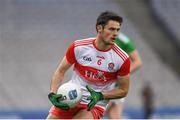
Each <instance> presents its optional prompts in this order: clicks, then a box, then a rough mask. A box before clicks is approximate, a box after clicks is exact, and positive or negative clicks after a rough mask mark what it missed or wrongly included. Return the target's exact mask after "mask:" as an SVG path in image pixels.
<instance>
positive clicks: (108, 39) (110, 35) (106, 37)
mask: <svg viewBox="0 0 180 120" xmlns="http://www.w3.org/2000/svg"><path fill="white" fill-rule="evenodd" d="M119 30H120V23H119V22H117V21H113V20H110V21H109V22H108V24H107V25H105V26H104V28H102V31H101V32H100V34H101V37H102V39H103V42H104V43H105V44H107V45H112V44H114V42H115V39H116V38H117V36H118V34H119Z"/></svg>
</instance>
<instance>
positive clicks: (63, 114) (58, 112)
mask: <svg viewBox="0 0 180 120" xmlns="http://www.w3.org/2000/svg"><path fill="white" fill-rule="evenodd" d="M87 108H88V106H87V105H85V104H79V105H77V106H76V107H74V108H71V109H69V110H62V109H59V108H57V107H54V106H53V107H51V109H50V111H49V112H50V113H51V114H53V115H55V116H57V117H59V118H60V119H72V118H73V116H74V115H75V114H76V113H77V112H78V111H79V110H81V109H87ZM104 111H105V110H104V109H102V108H100V107H97V106H95V107H94V108H93V109H92V110H91V113H92V115H93V117H94V119H100V118H102V117H103V115H104Z"/></svg>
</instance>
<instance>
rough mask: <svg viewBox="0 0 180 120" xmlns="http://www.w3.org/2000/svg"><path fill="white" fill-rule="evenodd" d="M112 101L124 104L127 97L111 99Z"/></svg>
mask: <svg viewBox="0 0 180 120" xmlns="http://www.w3.org/2000/svg"><path fill="white" fill-rule="evenodd" d="M110 101H111V102H113V103H116V104H122V103H124V102H125V98H121V99H113V100H110Z"/></svg>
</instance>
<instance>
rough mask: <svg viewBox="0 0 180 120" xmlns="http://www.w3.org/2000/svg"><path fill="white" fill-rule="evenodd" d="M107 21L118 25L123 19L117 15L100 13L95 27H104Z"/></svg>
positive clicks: (107, 12)
mask: <svg viewBox="0 0 180 120" xmlns="http://www.w3.org/2000/svg"><path fill="white" fill-rule="evenodd" d="M109 20H114V21H117V22H119V24H121V23H122V22H123V18H122V17H120V16H119V15H117V14H116V13H114V12H110V11H106V12H102V13H101V14H100V15H99V17H98V18H97V21H96V27H97V26H98V25H102V26H103V27H104V26H105V25H106V24H107V23H108V22H109Z"/></svg>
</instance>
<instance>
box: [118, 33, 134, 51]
mask: <svg viewBox="0 0 180 120" xmlns="http://www.w3.org/2000/svg"><path fill="white" fill-rule="evenodd" d="M115 43H116V44H117V45H118V46H119V47H120V48H121V49H123V50H124V51H125V52H126V53H127V54H129V53H131V52H133V51H134V50H135V49H136V47H135V45H134V43H133V41H132V40H131V39H130V38H129V37H127V36H126V35H125V34H123V33H120V34H119V35H118V37H117V39H116V41H115Z"/></svg>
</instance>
